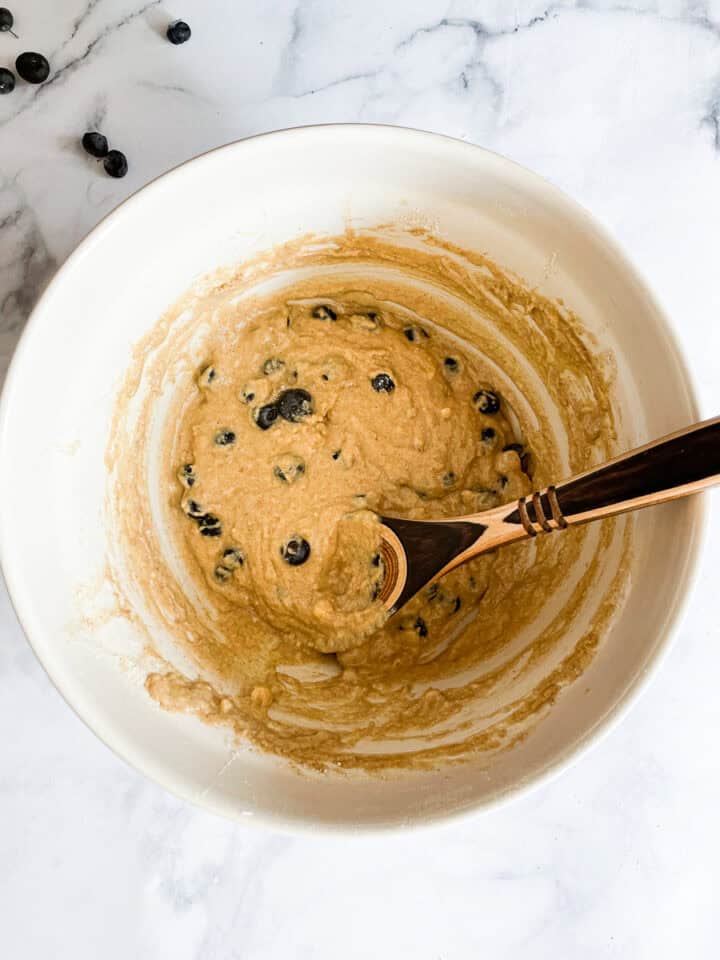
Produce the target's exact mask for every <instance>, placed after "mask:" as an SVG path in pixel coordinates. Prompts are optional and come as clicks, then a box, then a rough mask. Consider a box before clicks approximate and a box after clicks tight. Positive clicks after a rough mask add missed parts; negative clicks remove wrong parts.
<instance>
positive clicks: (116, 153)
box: [103, 150, 128, 179]
mask: <svg viewBox="0 0 720 960" xmlns="http://www.w3.org/2000/svg"><path fill="white" fill-rule="evenodd" d="M103 166H104V167H105V173H106V174H107V175H108V176H109V177H115V178H116V179H120V177H124V176H125V174H126V173H127V172H128V162H127V157H126V156H125V154H124V153H122V152H121V151H120V150H110V151H109V153H108V155H107V156H106V157H105V160H104V161H103Z"/></svg>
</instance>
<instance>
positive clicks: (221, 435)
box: [215, 430, 237, 447]
mask: <svg viewBox="0 0 720 960" xmlns="http://www.w3.org/2000/svg"><path fill="white" fill-rule="evenodd" d="M236 439H237V437H236V436H235V434H234V433H233V431H232V430H219V431H218V432H217V433H216V434H215V443H216V444H217V445H218V447H228V446H230V445H231V444H233V443H235V440H236Z"/></svg>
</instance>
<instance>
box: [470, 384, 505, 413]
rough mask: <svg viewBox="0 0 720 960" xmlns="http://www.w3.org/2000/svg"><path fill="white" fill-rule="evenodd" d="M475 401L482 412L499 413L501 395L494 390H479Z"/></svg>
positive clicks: (474, 398)
mask: <svg viewBox="0 0 720 960" xmlns="http://www.w3.org/2000/svg"><path fill="white" fill-rule="evenodd" d="M473 403H474V404H475V407H476V409H478V410H479V411H480V413H497V412H498V410H499V409H500V397H498V395H497V394H496V393H493V391H492V390H485V389H483V390H478V392H477V393H476V394H475V396H474V397H473Z"/></svg>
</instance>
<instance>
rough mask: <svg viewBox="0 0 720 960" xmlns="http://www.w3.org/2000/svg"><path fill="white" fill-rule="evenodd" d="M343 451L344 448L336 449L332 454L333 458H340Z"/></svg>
mask: <svg viewBox="0 0 720 960" xmlns="http://www.w3.org/2000/svg"><path fill="white" fill-rule="evenodd" d="M341 453H342V450H336V451H335V452H334V453H333V455H332V458H333V460H339V459H340V454H341Z"/></svg>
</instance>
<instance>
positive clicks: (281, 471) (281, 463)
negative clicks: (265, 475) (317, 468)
mask: <svg viewBox="0 0 720 960" xmlns="http://www.w3.org/2000/svg"><path fill="white" fill-rule="evenodd" d="M304 474H305V461H304V460H303V459H302V458H301V457H297V456H295V454H294V453H286V454H285V455H284V456H282V457H280V459H279V460H278V462H277V463H276V464H275V466H274V467H273V475H274V476H275V477H277V479H278V480H279V481H280V482H281V483H295V481H296V480H299V479H300V477H302V476H303V475H304Z"/></svg>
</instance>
